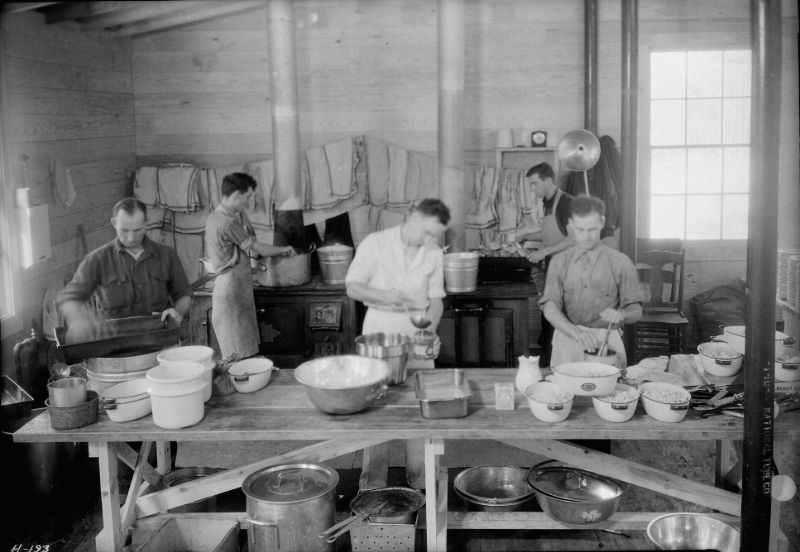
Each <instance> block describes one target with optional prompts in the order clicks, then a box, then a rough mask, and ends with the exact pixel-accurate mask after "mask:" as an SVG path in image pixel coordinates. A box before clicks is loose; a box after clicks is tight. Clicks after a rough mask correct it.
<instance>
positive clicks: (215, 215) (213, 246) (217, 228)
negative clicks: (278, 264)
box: [205, 173, 294, 391]
mask: <svg viewBox="0 0 800 552" xmlns="http://www.w3.org/2000/svg"><path fill="white" fill-rule="evenodd" d="M255 188H256V181H255V180H254V179H253V177H252V176H250V175H248V174H245V173H232V174H229V175H226V176H225V178H224V179H223V180H222V187H221V193H222V202H221V203H220V204H219V205H218V206H217V208H216V209H214V212H212V213H211V214H210V215H209V216H208V219H207V220H206V234H205V239H206V248H207V251H206V254H207V256H208V258H209V260H210V262H211V264H212V266H213V267H214V273H215V274H216V277H215V279H214V291H213V293H212V296H211V307H212V311H211V324H212V326H213V328H214V333H216V336H217V341H218V342H219V348H220V355H221V359H222V364H223V365H226V364H229V363H230V362H232V361H235V360H239V359H243V358H247V357H251V356H253V355H255V354H257V353H258V348H259V341H260V339H259V334H258V322H257V320H256V307H255V302H254V300H253V277H252V274H251V271H250V255H249V253H250V252H253V253H254V254H256V255H260V256H264V257H271V256H289V255H293V254H294V249H293V248H292V247H291V246H285V247H277V246H273V245H268V244H265V243H260V242H258V241H256V236H255V231H254V230H253V226H252V225H251V224H250V220H249V219H248V217H247V213H246V212H245V210H246V209H247V208H248V206H249V205H250V202H251V201H252V199H253V194H254V193H255ZM216 383H217V384H218V388H220V390H221V391H232V389H229V386H228V385H226V384H229V382H228V379H227V378H217V382H216Z"/></svg>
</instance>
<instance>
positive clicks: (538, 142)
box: [531, 130, 547, 148]
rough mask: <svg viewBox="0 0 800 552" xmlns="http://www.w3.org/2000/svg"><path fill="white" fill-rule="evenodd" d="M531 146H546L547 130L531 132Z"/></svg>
mask: <svg viewBox="0 0 800 552" xmlns="http://www.w3.org/2000/svg"><path fill="white" fill-rule="evenodd" d="M531 146H532V147H534V148H543V147H545V146H547V131H545V130H534V131H533V132H531Z"/></svg>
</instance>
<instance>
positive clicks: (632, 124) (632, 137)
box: [619, 0, 639, 351]
mask: <svg viewBox="0 0 800 552" xmlns="http://www.w3.org/2000/svg"><path fill="white" fill-rule="evenodd" d="M638 52H639V1H638V0H622V143H621V145H620V150H621V151H620V154H621V157H622V193H621V194H620V215H619V235H620V239H619V249H620V251H622V252H623V253H625V254H626V255H627V256H628V257H630V258H631V259H634V260H635V259H636V223H637V220H636V179H637V174H636V167H637V166H638V164H637V162H636V161H637V155H638V141H637V139H636V136H637V134H636V127H637V124H638V112H637V102H638V101H639V95H638V93H637V91H638V89H639V71H638V66H639V55H638ZM635 336H636V332H635V331H628V332H625V335H624V338H623V339H624V341H625V349H626V350H628V351H635V350H636V342H635Z"/></svg>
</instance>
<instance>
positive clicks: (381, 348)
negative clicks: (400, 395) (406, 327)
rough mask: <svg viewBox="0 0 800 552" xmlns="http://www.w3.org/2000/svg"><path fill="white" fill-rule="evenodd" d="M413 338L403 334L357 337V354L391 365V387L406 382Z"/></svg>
mask: <svg viewBox="0 0 800 552" xmlns="http://www.w3.org/2000/svg"><path fill="white" fill-rule="evenodd" d="M410 352H411V338H410V337H408V336H407V335H403V334H401V333H372V334H364V335H359V336H358V337H356V353H357V354H359V355H362V356H366V357H371V358H379V359H381V360H385V361H386V362H387V364H388V365H389V369H390V374H389V385H396V384H398V383H403V382H404V381H406V376H407V373H406V364H407V362H408V355H409V353H410Z"/></svg>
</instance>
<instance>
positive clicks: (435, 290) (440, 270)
mask: <svg viewBox="0 0 800 552" xmlns="http://www.w3.org/2000/svg"><path fill="white" fill-rule="evenodd" d="M445 295H446V293H445V292H444V255H443V254H442V253H441V252H439V254H438V255H437V256H436V261H435V264H434V267H433V272H431V277H430V279H429V280H428V299H442V298H444V296H445Z"/></svg>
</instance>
